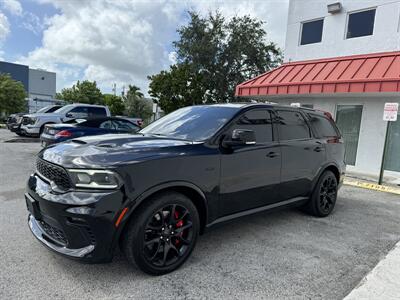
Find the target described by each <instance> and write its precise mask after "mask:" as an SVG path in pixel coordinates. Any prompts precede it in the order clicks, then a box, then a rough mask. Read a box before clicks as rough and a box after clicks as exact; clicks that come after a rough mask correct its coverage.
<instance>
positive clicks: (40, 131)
mask: <svg viewBox="0 0 400 300" xmlns="http://www.w3.org/2000/svg"><path fill="white" fill-rule="evenodd" d="M48 124H50V123H48ZM46 125H47V124H43V125H42V127H40V130H39V137H40V136H41V135H42V133H43V131H44V127H45V126H46Z"/></svg>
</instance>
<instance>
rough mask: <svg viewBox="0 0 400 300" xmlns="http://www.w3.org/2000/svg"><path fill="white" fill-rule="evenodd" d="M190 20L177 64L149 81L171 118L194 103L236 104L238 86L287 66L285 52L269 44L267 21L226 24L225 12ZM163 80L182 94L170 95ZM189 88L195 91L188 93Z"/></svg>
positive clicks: (235, 20)
mask: <svg viewBox="0 0 400 300" xmlns="http://www.w3.org/2000/svg"><path fill="white" fill-rule="evenodd" d="M189 17H190V21H189V23H188V25H186V26H182V27H181V28H179V29H178V34H179V39H178V40H177V41H175V42H174V43H173V45H174V47H175V51H176V55H177V63H176V64H175V65H173V66H171V67H170V69H169V70H168V71H162V72H161V73H159V74H156V75H153V76H150V77H149V79H150V81H151V82H150V91H149V93H150V95H151V96H152V97H154V98H155V99H156V100H157V101H158V102H159V103H160V106H161V108H162V109H163V110H165V111H166V112H169V111H171V110H173V109H176V108H179V107H183V106H186V105H189V104H193V103H195V104H197V103H217V102H232V101H235V100H236V99H235V96H234V94H235V87H236V85H237V84H239V83H241V82H243V81H246V80H248V79H250V78H252V77H254V76H257V75H259V74H260V73H264V72H266V71H268V70H270V69H272V68H275V67H276V66H278V65H279V64H280V63H281V61H282V53H281V50H280V49H279V48H278V47H277V46H276V45H275V44H274V43H271V42H267V40H266V31H265V30H264V29H263V26H264V22H263V21H261V20H258V19H254V18H251V17H250V16H243V17H234V18H232V19H230V20H226V19H225V18H224V17H223V16H222V15H221V14H220V13H219V12H215V13H210V14H209V15H208V16H207V17H201V16H200V15H199V14H198V13H196V12H189ZM162 80H166V81H167V82H168V84H167V85H170V84H172V83H173V84H174V85H175V86H177V87H182V88H177V89H173V88H171V90H169V89H168V86H167V85H166V84H162V82H161V81H162ZM185 85H187V86H190V87H191V91H185V88H184V86H185ZM188 97H189V98H190V99H188ZM193 97H196V99H193Z"/></svg>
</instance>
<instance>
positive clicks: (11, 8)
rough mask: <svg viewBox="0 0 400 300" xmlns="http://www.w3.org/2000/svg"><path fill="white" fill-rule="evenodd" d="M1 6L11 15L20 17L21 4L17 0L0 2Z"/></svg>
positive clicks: (2, 0)
mask: <svg viewBox="0 0 400 300" xmlns="http://www.w3.org/2000/svg"><path fill="white" fill-rule="evenodd" d="M0 4H1V6H2V7H3V8H4V9H5V10H6V11H8V12H10V13H11V14H13V15H17V16H20V15H22V6H21V3H19V1H17V0H0Z"/></svg>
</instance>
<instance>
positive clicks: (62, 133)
mask: <svg viewBox="0 0 400 300" xmlns="http://www.w3.org/2000/svg"><path fill="white" fill-rule="evenodd" d="M71 136H72V132H71V131H68V130H61V131H60V132H58V133H56V137H71Z"/></svg>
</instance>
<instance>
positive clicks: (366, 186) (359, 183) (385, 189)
mask: <svg viewBox="0 0 400 300" xmlns="http://www.w3.org/2000/svg"><path fill="white" fill-rule="evenodd" d="M343 183H344V184H345V185H350V186H356V187H360V188H364V189H369V190H374V191H379V192H386V193H392V194H397V195H400V188H395V187H391V186H387V185H379V184H376V183H372V182H365V181H358V180H348V179H344V181H343Z"/></svg>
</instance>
